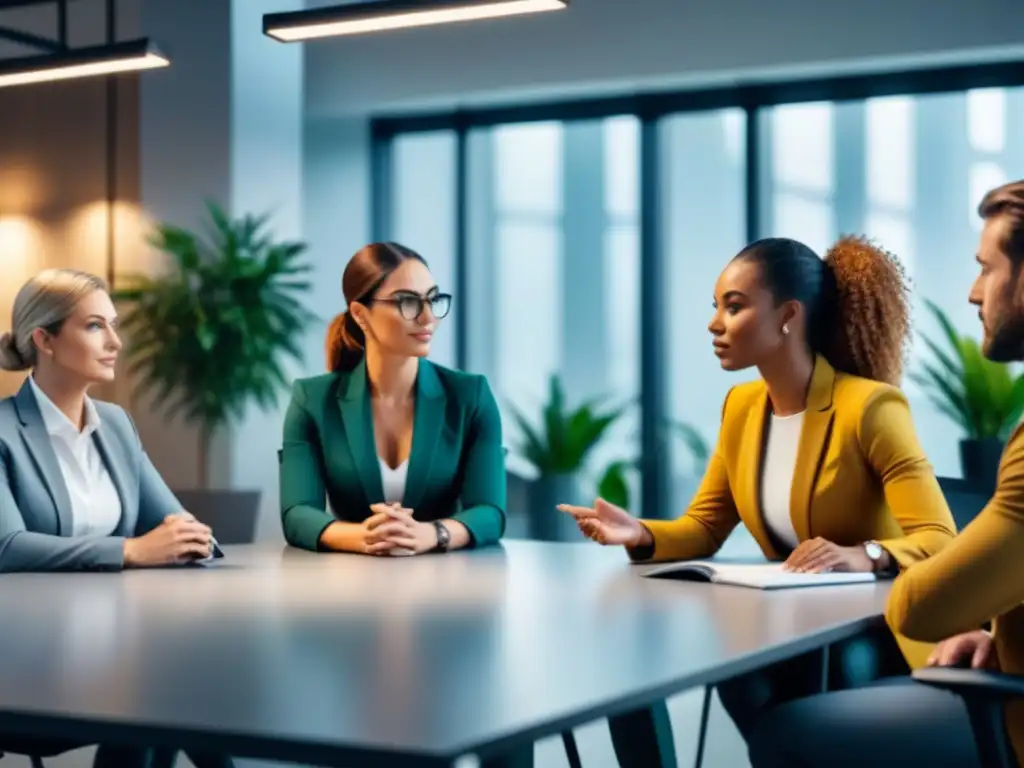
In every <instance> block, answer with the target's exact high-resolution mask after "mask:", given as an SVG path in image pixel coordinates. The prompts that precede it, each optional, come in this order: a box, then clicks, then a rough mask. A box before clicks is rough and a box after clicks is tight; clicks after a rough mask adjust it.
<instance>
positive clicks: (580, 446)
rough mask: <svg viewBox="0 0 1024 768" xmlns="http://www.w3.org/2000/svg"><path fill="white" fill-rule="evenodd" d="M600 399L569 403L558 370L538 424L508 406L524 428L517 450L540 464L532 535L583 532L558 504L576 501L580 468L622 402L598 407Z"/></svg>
mask: <svg viewBox="0 0 1024 768" xmlns="http://www.w3.org/2000/svg"><path fill="white" fill-rule="evenodd" d="M599 404H600V399H598V400H591V401H588V402H584V403H582V404H581V405H579V406H578V407H577V408H575V409H572V410H570V409H567V408H566V405H565V391H564V389H563V387H562V382H561V380H560V379H559V378H558V376H556V375H553V376H552V377H551V380H550V384H549V394H548V402H547V403H546V404H545V405H544V407H543V409H542V411H541V426H540V429H537V428H535V427H534V426H533V425H532V424H531V423H530V421H529V420H528V419H527V418H526V417H525V416H524V415H523V413H522V412H520V411H519V410H518V409H516V408H515V407H514V406H510V410H511V412H512V417H513V418H514V419H515V421H516V423H517V424H518V426H519V430H520V432H521V434H522V443H521V445H520V447H519V452H520V453H521V455H522V456H523V458H525V459H526V460H527V461H529V462H530V463H531V464H533V466H534V467H535V468H536V470H537V472H538V474H539V477H538V478H537V479H536V480H535V481H533V483H532V484H531V486H530V490H529V499H530V510H529V536H530V538H533V539H540V540H543V541H566V540H571V539H573V538H576V537H577V536H579V533H578V531H577V530H576V525H575V523H574V522H573V521H572V518H570V517H569V515H565V514H562V513H560V512H558V511H557V510H556V509H555V507H556V506H557V505H558V504H578V503H579V501H580V487H579V483H580V477H579V475H580V472H581V471H582V469H583V466H584V463H585V462H586V459H587V456H588V454H589V453H590V451H591V450H592V449H593V448H594V446H595V445H597V443H598V442H599V441H600V440H601V438H602V437H603V436H604V434H605V432H606V431H607V430H608V428H609V427H611V425H612V424H614V423H615V421H616V420H617V419H618V418H619V417H620V416H621V415H622V413H623V411H624V410H625V409H624V408H622V407H620V408H615V409H612V410H608V411H600V410H598V408H599Z"/></svg>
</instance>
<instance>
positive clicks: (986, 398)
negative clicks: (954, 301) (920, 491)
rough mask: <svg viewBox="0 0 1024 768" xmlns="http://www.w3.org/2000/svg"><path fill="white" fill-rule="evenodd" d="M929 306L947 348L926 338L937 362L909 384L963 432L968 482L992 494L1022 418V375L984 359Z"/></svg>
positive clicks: (975, 346) (974, 345)
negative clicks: (1008, 444) (1006, 449)
mask: <svg viewBox="0 0 1024 768" xmlns="http://www.w3.org/2000/svg"><path fill="white" fill-rule="evenodd" d="M926 304H927V306H928V309H929V311H930V312H931V313H932V315H934V317H935V319H936V321H938V324H939V327H940V328H941V330H942V336H943V339H944V340H945V348H944V347H943V346H942V345H940V344H939V343H937V342H936V341H933V340H932V339H930V338H928V337H927V336H924V335H923V334H922V337H921V338H922V339H923V340H924V343H925V344H926V345H927V346H928V349H929V351H930V352H931V354H932V357H933V358H934V360H933V361H930V362H925V363H923V364H922V366H921V371H920V372H914V373H912V374H911V379H912V380H913V381H915V382H916V383H918V384H919V385H920V386H921V387H922V388H923V389H924V390H925V392H926V394H927V395H928V397H929V399H930V400H931V401H932V403H933V404H934V405H935V407H936V408H938V409H939V410H940V411H942V413H944V414H946V416H948V417H949V418H950V419H952V420H953V421H955V422H956V423H957V424H958V425H959V426H960V427H961V429H963V431H964V434H965V437H964V438H963V439H962V440H961V441H960V464H961V469H962V471H963V476H964V480H966V481H968V482H970V483H972V484H975V485H977V486H978V487H979V488H981V489H983V490H985V491H992V490H994V489H995V486H996V473H997V471H998V469H999V459H1000V457H1001V455H1002V452H1003V447H1004V445H1005V443H1006V439H1007V437H1008V436H1009V433H1010V432H1011V430H1012V429H1013V428H1014V427H1015V426H1016V424H1017V422H1018V421H1019V420H1020V417H1021V414H1022V412H1024V375H1015V374H1014V373H1013V372H1012V370H1011V368H1010V366H1009V365H1006V364H1004V363H995V362H992V361H991V360H988V359H986V358H985V356H984V355H982V353H981V348H980V346H979V344H978V342H977V341H975V340H974V339H972V338H970V337H968V336H962V335H960V334H959V333H958V332H957V331H956V329H955V328H954V327H953V324H952V323H951V322H950V320H949V317H948V316H947V315H946V314H945V313H944V312H943V311H942V310H941V309H940V308H939V307H938V306H937V305H936V304H934V303H933V302H931V301H926Z"/></svg>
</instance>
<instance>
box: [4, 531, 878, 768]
mask: <svg viewBox="0 0 1024 768" xmlns="http://www.w3.org/2000/svg"><path fill="white" fill-rule="evenodd" d="M226 550H227V557H226V559H225V560H224V561H223V563H222V564H220V565H218V566H216V567H212V568H188V569H166V570H153V571H133V572H125V573H120V574H103V573H76V574H5V575H3V576H2V577H0V619H2V625H0V626H2V629H0V730H3V731H9V730H10V729H17V730H18V731H19V732H20V733H21V734H23V735H25V736H47V737H60V738H73V739H83V740H88V741H91V742H96V741H104V742H111V743H126V744H127V743H137V744H150V745H153V746H180V747H182V748H193V749H215V750H220V751H223V752H228V753H231V754H233V755H237V756H248V757H258V758H265V759H278V760H291V761H297V762H302V763H309V764H318V765H335V766H359V765H401V766H410V767H413V768H415V767H416V766H426V765H431V766H433V765H450V764H451V763H452V762H453V761H454V760H455V759H456V758H457V757H459V756H461V755H464V754H469V753H476V754H478V755H483V756H487V755H491V754H496V753H499V752H502V751H504V749H506V748H508V747H512V746H516V745H519V744H523V743H528V742H532V741H536V740H538V739H541V738H544V737H547V736H551V735H554V734H558V733H560V732H561V731H563V730H566V729H568V728H571V727H574V726H577V725H580V724H582V723H585V722H588V721H592V720H595V719H598V718H602V717H607V716H608V715H612V714H618V713H621V712H624V711H627V710H630V709H633V708H637V707H641V706H645V705H649V704H652V703H654V702H656V701H659V700H661V699H664V698H667V697H669V696H671V695H673V694H676V693H679V692H681V691H683V690H685V689H688V688H691V687H695V686H702V685H708V684H714V683H716V682H720V681H722V680H725V679H728V678H730V677H733V676H735V675H737V674H741V673H743V672H746V671H749V670H752V669H755V668H757V667H761V666H764V665H766V664H769V663H772V662H774V661H777V660H780V659H783V658H786V657H791V656H794V655H797V654H800V653H803V652H806V651H809V650H813V649H815V648H821V647H823V646H826V645H828V644H829V643H832V642H835V641H838V640H841V639H844V638H847V637H850V636H852V635H855V634H857V633H859V632H861V631H863V630H865V629H866V628H868V627H869V626H872V625H874V624H875V623H876V622H877V621H878V620H879V616H880V614H881V612H882V609H883V605H884V600H885V595H886V591H887V587H886V586H883V585H857V586H842V587H826V588H816V589H813V590H786V591H780V592H775V593H766V592H760V591H757V590H749V589H740V588H730V587H720V586H714V587H713V586H710V585H705V584H691V583H680V582H672V581H663V580H655V579H644V578H641V577H640V575H639V574H640V572H641V568H642V567H640V566H631V565H629V564H628V563H627V562H626V561H625V558H624V555H623V553H622V552H621V550H616V549H604V548H602V547H598V546H596V545H590V544H545V543H535V542H526V541H509V542H506V543H505V544H504V545H503V546H502V547H496V548H493V549H490V550H480V551H475V552H459V553H452V554H449V555H445V556H436V555H427V556H421V557H415V558H395V559H383V558H371V557H364V556H358V555H316V554H311V553H306V552H301V551H297V550H293V549H289V548H282V547H271V548H267V547H258V546H238V547H228V548H226Z"/></svg>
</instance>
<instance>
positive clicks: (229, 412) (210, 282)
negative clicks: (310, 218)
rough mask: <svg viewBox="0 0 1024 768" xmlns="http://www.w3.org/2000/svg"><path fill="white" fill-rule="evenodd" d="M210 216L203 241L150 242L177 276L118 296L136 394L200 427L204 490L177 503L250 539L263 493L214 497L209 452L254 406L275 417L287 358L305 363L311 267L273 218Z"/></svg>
mask: <svg viewBox="0 0 1024 768" xmlns="http://www.w3.org/2000/svg"><path fill="white" fill-rule="evenodd" d="M207 213H208V218H209V220H208V231H207V232H206V233H205V236H202V235H200V234H196V233H193V232H190V231H188V230H186V229H183V228H181V227H178V226H175V225H172V224H160V225H158V226H157V227H156V229H155V231H154V233H153V234H152V236H151V237H150V238H149V241H150V243H151V244H152V245H153V246H154V247H156V248H157V249H159V250H160V251H162V252H163V253H165V254H166V255H167V256H169V257H170V259H169V261H170V264H171V267H172V268H171V269H170V270H169V271H167V272H166V273H163V274H159V275H156V276H152V277H150V276H137V277H134V278H130V279H129V287H127V288H124V289H120V290H117V291H115V292H114V294H113V296H114V299H115V300H116V301H122V302H126V303H127V307H126V311H123V312H122V313H121V318H120V324H121V329H122V330H123V331H124V333H125V337H126V342H127V346H126V357H127V360H128V366H129V367H128V371H129V374H130V375H131V377H132V380H133V382H135V384H136V387H137V392H139V393H142V394H149V395H152V396H153V397H154V402H155V405H156V407H157V408H158V409H162V410H163V411H164V412H165V414H166V415H167V416H170V417H174V416H176V415H181V416H183V417H184V418H185V420H186V421H187V422H189V423H192V424H196V425H198V427H199V451H198V454H197V456H196V468H197V470H198V478H199V488H198V489H197V490H194V491H176V493H177V495H178V497H179V499H180V500H181V502H182V504H183V505H184V506H185V507H186V508H187V509H189V511H191V512H192V513H193V514H194V515H195V516H196V517H198V518H199V519H201V520H205V521H207V522H210V523H211V524H212V522H211V521H210V517H211V516H217V518H218V521H219V522H220V521H223V520H225V519H226V518H227V516H228V515H230V516H231V518H233V519H231V522H230V527H231V528H232V529H234V530H236V531H237V530H241V531H245V530H248V531H249V532H250V537H251V532H252V531H253V530H254V529H255V523H256V517H257V515H258V511H259V502H260V493H259V491H212V490H210V488H209V476H208V472H209V457H210V446H211V443H212V441H213V439H214V436H215V435H216V434H217V433H218V431H220V430H222V429H224V428H225V427H227V426H228V425H229V424H230V423H231V422H232V420H234V419H240V418H242V417H243V416H244V415H245V412H246V409H247V408H248V407H249V406H250V405H251V404H255V405H257V406H259V407H260V408H262V409H264V410H266V409H269V408H271V407H273V406H274V405H275V404H276V403H277V395H278V393H279V391H280V389H281V388H282V387H285V386H287V378H286V376H285V369H284V362H285V358H289V357H290V358H293V359H295V360H298V361H301V359H302V353H301V351H300V347H299V342H300V339H301V337H302V332H303V330H304V329H305V328H306V326H307V325H308V323H309V322H311V321H312V320H313V319H315V318H314V315H313V314H312V313H310V312H308V311H307V310H306V309H305V307H304V305H303V303H302V298H303V294H304V293H305V292H306V291H307V290H308V289H309V287H310V284H309V283H308V282H306V281H305V280H304V279H302V277H301V276H302V275H303V274H304V273H306V272H308V271H309V270H310V269H311V267H310V266H309V265H307V264H305V263H303V262H302V261H301V260H300V258H299V257H300V256H301V255H302V254H303V252H304V251H305V250H306V246H305V244H303V243H298V242H275V240H274V239H273V238H272V237H271V236H270V235H269V234H268V233H267V231H266V224H267V219H268V217H267V216H248V215H247V216H243V217H241V218H239V219H231V218H229V217H228V216H227V215H226V214H225V212H224V211H223V210H222V209H221V208H219V207H218V206H217V205H216V204H214V203H207ZM236 538H237V537H236Z"/></svg>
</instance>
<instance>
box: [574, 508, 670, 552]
mask: <svg viewBox="0 0 1024 768" xmlns="http://www.w3.org/2000/svg"><path fill="white" fill-rule="evenodd" d="M558 509H559V510H560V511H562V512H565V513H566V514H569V515H572V516H573V518H574V519H575V520H576V525H577V527H579V529H580V532H581V533H582V534H583V535H584V536H586V537H587V538H588V539H593V540H594V541H596V542H597V543H598V544H606V545H611V544H615V545H622V546H627V547H639V546H643V545H645V544H649V543H651V534H650V532H649V531H648V530H647V529H646V528H645V527H644V526H643V525H642V524H641V523H640V521H639V520H637V519H636V518H635V517H633V516H632V515H630V514H629V512H627V511H626V510H624V509H623V508H622V507H619V506H616V505H615V504H612V503H610V502H607V501H605V500H604V499H600V498H599V499H597V500H596V501H595V502H594V506H593V507H579V506H575V505H572V504H559V505H558Z"/></svg>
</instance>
